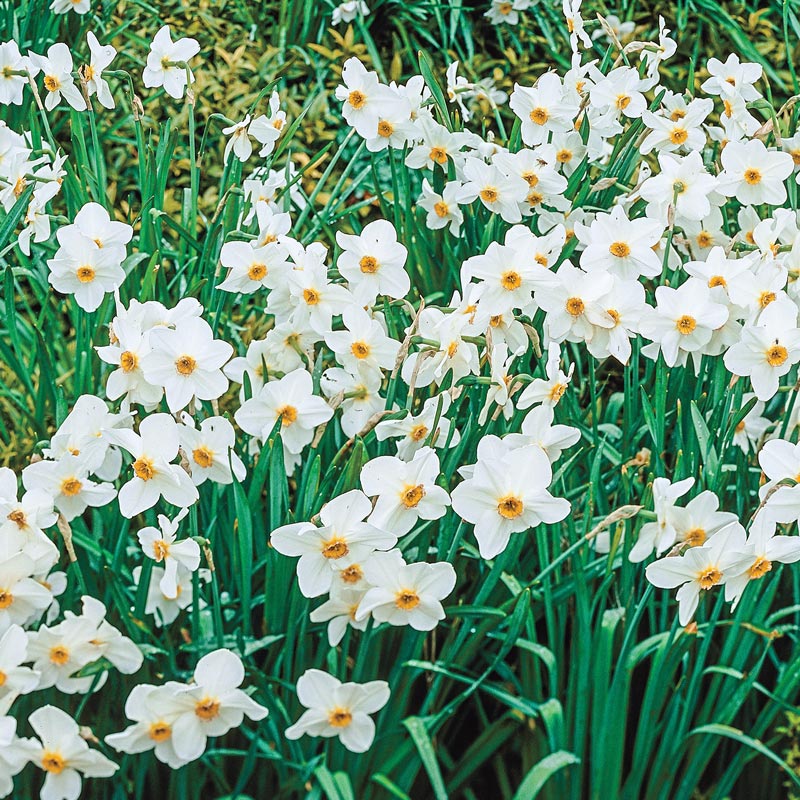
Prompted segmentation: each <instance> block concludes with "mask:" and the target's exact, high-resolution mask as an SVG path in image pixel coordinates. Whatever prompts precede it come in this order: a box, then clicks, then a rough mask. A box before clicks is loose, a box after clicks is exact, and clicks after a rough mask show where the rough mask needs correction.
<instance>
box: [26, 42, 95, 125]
mask: <svg viewBox="0 0 800 800" xmlns="http://www.w3.org/2000/svg"><path fill="white" fill-rule="evenodd" d="M30 60H31V64H32V65H33V67H34V68H36V69H37V70H38V71H41V73H42V75H43V76H44V88H45V90H46V91H47V95H46V96H45V98H44V107H45V108H46V109H47V110H48V111H52V110H53V109H54V108H55V107H56V106H57V105H58V104H59V103H60V102H61V98H62V97H63V98H64V99H65V100H66V101H67V102H68V103H69V104H70V105H71V106H72V107H73V108H74V109H75V110H76V111H85V110H86V100H84V98H83V95H82V94H81V91H80V89H79V88H78V87H77V86H76V85H75V79H74V78H73V77H72V71H73V69H74V66H73V64H72V54H71V53H70V51H69V47H67V45H65V44H64V43H63V42H56V44H53V45H50V48H49V49H48V50H47V55H46V56H40V55H37V54H36V53H31V54H30Z"/></svg>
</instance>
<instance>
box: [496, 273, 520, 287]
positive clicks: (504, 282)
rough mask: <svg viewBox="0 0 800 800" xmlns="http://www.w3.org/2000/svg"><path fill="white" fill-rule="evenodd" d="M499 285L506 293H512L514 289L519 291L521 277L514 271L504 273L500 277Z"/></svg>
mask: <svg viewBox="0 0 800 800" xmlns="http://www.w3.org/2000/svg"><path fill="white" fill-rule="evenodd" d="M500 285H501V286H502V287H503V288H504V289H505V290H506V291H509V292H513V291H514V289H519V287H520V286H522V276H521V275H520V274H519V272H514V270H509V271H508V272H504V273H503V274H502V275H501V276H500Z"/></svg>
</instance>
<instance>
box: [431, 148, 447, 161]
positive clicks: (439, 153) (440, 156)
mask: <svg viewBox="0 0 800 800" xmlns="http://www.w3.org/2000/svg"><path fill="white" fill-rule="evenodd" d="M428 157H429V158H430V160H431V161H435V162H436V163H437V164H445V163H447V150H445V149H444V147H431V151H430V153H428Z"/></svg>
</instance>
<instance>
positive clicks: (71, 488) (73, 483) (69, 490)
mask: <svg viewBox="0 0 800 800" xmlns="http://www.w3.org/2000/svg"><path fill="white" fill-rule="evenodd" d="M82 488H83V484H82V483H81V482H80V481H79V480H78V479H77V478H74V477H73V478H64V480H63V481H61V494H63V495H66V496H67V497H74V496H75V495H76V494H80V491H81V489H82Z"/></svg>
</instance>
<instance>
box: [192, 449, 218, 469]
mask: <svg viewBox="0 0 800 800" xmlns="http://www.w3.org/2000/svg"><path fill="white" fill-rule="evenodd" d="M192 460H193V461H194V463H195V464H198V465H199V466H201V467H203V468H205V469H208V467H210V466H211V465H212V464H213V463H214V451H213V450H209V449H208V448H207V447H206V446H205V445H201V446H200V447H198V448H196V449H194V450H192Z"/></svg>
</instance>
